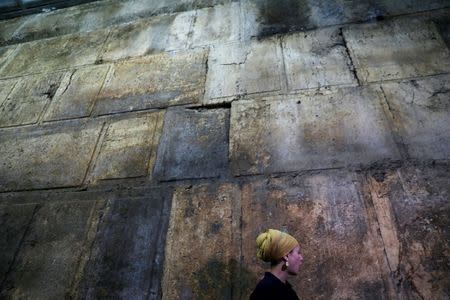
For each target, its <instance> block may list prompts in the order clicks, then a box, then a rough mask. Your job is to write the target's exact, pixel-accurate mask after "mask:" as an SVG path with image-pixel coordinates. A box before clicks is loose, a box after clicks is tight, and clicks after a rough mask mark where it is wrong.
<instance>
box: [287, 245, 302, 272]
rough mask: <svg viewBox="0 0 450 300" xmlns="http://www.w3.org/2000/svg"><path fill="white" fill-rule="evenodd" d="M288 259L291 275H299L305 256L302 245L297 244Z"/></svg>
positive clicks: (288, 269) (288, 268)
mask: <svg viewBox="0 0 450 300" xmlns="http://www.w3.org/2000/svg"><path fill="white" fill-rule="evenodd" d="M287 261H288V263H289V266H288V267H287V271H288V273H289V274H291V275H297V274H298V270H299V269H300V266H301V264H302V262H303V256H302V254H301V253H300V246H298V245H297V246H296V247H295V248H294V249H292V251H291V252H289V254H288V257H287Z"/></svg>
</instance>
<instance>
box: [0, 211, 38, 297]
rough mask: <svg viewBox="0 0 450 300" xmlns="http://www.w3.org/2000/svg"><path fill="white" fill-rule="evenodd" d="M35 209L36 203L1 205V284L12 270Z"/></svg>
mask: <svg viewBox="0 0 450 300" xmlns="http://www.w3.org/2000/svg"><path fill="white" fill-rule="evenodd" d="M34 210H35V205H34V204H25V205H16V206H0V237H1V238H0V252H1V253H2V255H1V256H0V285H3V280H4V279H5V277H6V276H7V274H8V272H9V271H10V270H11V269H10V268H11V267H12V264H13V262H14V259H15V256H16V252H17V250H18V249H19V248H20V246H21V244H22V239H23V237H24V235H25V232H26V231H27V229H28V227H29V223H30V221H31V218H32V216H33V212H34ZM2 288H3V287H1V288H0V290H1V289H2Z"/></svg>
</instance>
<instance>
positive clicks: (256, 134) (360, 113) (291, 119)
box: [230, 88, 400, 175]
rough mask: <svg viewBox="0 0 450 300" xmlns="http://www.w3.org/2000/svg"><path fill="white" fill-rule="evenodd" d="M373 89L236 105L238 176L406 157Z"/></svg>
mask: <svg viewBox="0 0 450 300" xmlns="http://www.w3.org/2000/svg"><path fill="white" fill-rule="evenodd" d="M381 99H382V96H381V95H380V94H379V93H378V92H376V91H375V90H373V89H371V88H343V89H339V90H337V91H336V92H335V93H330V94H327V95H313V96H305V95H303V96H302V95H297V96H289V97H288V98H287V99H283V100H267V101H263V100H259V99H258V98H254V99H253V100H252V101H247V100H243V101H237V102H233V103H232V106H231V125H230V126H231V128H230V160H231V168H232V172H233V174H234V175H244V174H261V173H273V172H288V171H301V170H311V169H324V168H336V167H348V166H361V165H370V164H372V163H375V162H380V161H383V160H398V159H400V155H399V152H398V150H397V146H396V144H395V143H394V140H393V138H392V135H391V130H390V128H389V126H388V122H387V119H386V117H385V115H384V112H383V109H382V106H381V102H380V101H381Z"/></svg>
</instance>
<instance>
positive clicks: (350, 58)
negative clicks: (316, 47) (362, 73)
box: [332, 28, 362, 85]
mask: <svg viewBox="0 0 450 300" xmlns="http://www.w3.org/2000/svg"><path fill="white" fill-rule="evenodd" d="M339 35H340V36H342V42H343V44H342V45H343V46H344V47H345V52H346V53H347V57H348V60H347V66H348V67H349V69H350V71H351V72H352V73H353V76H354V77H355V79H356V81H357V82H358V85H362V84H361V81H360V79H359V77H358V72H357V70H356V68H355V64H354V62H353V58H352V56H351V54H350V49H349V48H348V45H347V40H346V39H345V35H344V31H343V30H342V28H339ZM337 44H339V43H337ZM333 46H334V45H333ZM333 46H332V47H333Z"/></svg>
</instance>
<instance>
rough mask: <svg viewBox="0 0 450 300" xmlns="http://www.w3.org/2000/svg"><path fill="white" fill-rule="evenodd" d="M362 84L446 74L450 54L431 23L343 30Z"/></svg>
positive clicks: (402, 22)
mask: <svg viewBox="0 0 450 300" xmlns="http://www.w3.org/2000/svg"><path fill="white" fill-rule="evenodd" d="M344 37H345V40H346V41H347V46H348V48H349V51H350V55H351V57H352V59H353V63H354V64H355V68H356V72H357V76H358V77H359V79H360V80H361V81H362V82H363V83H370V82H376V81H384V80H392V79H400V78H408V77H414V76H424V75H432V74H440V73H446V72H448V71H450V52H449V50H448V48H447V46H446V45H445V42H444V41H443V39H442V37H441V36H440V35H439V32H438V31H437V29H436V27H435V26H434V24H433V23H431V22H423V21H419V20H411V19H406V20H399V21H390V22H386V23H381V24H380V23H376V24H375V23H371V24H363V25H354V26H351V27H348V28H344Z"/></svg>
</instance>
